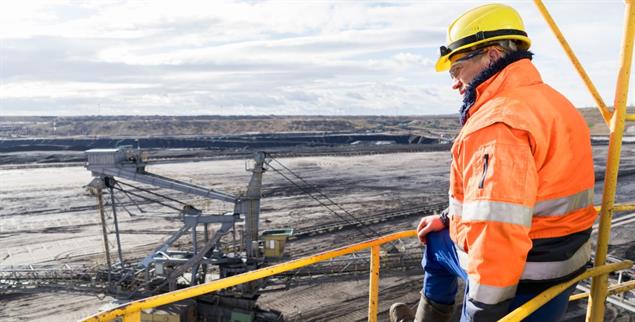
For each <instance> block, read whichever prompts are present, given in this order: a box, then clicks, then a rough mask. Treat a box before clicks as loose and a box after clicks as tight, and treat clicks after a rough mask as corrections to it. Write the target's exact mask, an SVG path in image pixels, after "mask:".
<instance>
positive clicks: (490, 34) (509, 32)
mask: <svg viewBox="0 0 635 322" xmlns="http://www.w3.org/2000/svg"><path fill="white" fill-rule="evenodd" d="M498 36H525V37H527V33H526V32H524V31H522V30H518V29H498V30H491V31H479V32H477V33H475V34H473V35H469V36H467V37H464V38H461V39H459V40H457V41H455V42H453V43H451V44H450V45H448V46H447V47H445V46H441V48H440V51H441V56H445V55H447V54H449V53H451V52H452V51H453V50H455V49H457V48H459V47H463V46H465V45H467V44H471V43H475V42H477V41H480V40H485V39H489V38H494V37H498Z"/></svg>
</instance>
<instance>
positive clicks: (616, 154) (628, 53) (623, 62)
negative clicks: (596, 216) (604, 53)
mask: <svg viewBox="0 0 635 322" xmlns="http://www.w3.org/2000/svg"><path fill="white" fill-rule="evenodd" d="M534 3H535V5H536V7H537V8H538V10H539V11H540V13H541V14H542V16H543V17H544V18H545V21H546V22H547V24H548V25H549V27H550V28H551V30H552V31H553V33H554V35H555V36H556V38H557V39H558V41H559V42H560V45H562V47H563V49H564V51H565V52H566V53H567V56H568V57H569V59H570V60H571V62H572V63H573V65H574V67H575V68H576V70H577V71H578V73H579V74H580V76H581V77H582V80H583V81H584V83H585V85H586V86H587V89H588V90H589V92H590V93H591V96H593V98H594V99H595V100H596V103H597V104H598V108H599V110H600V113H601V114H602V117H603V118H604V121H605V122H606V124H607V125H608V127H609V133H610V134H609V150H608V157H607V161H606V175H605V176H604V192H603V195H602V206H601V208H600V226H599V230H598V242H597V247H596V251H595V263H594V264H595V266H596V267H600V266H602V265H604V263H605V262H606V255H607V253H608V242H609V237H610V232H611V219H612V217H613V213H614V212H615V210H616V207H615V205H614V203H615V192H616V188H617V173H618V171H619V166H620V152H621V150H622V137H623V135H624V123H625V121H626V120H629V121H632V120H635V115H631V114H627V113H626V102H627V97H628V83H629V79H630V73H631V64H632V58H633V38H634V37H635V8H634V7H633V0H624V3H625V10H624V36H623V38H622V46H621V52H620V58H621V59H620V66H619V70H618V75H617V82H616V85H615V98H614V101H613V111H612V112H610V111H608V108H607V107H606V104H604V102H603V101H602V98H601V97H600V95H599V94H598V92H597V89H595V86H594V85H593V83H592V82H591V79H590V78H589V76H588V75H587V74H586V72H585V71H584V69H583V68H582V65H581V64H580V62H579V61H578V59H577V57H576V56H575V54H574V53H573V50H572V49H571V47H570V46H569V44H568V43H567V41H566V39H565V38H564V36H563V35H562V33H561V32H560V30H559V29H558V26H556V24H555V22H554V20H553V19H552V18H551V15H550V14H549V12H548V11H547V8H546V7H545V6H544V4H543V3H542V1H541V0H534ZM622 208H624V209H628V208H631V207H630V206H624V207H622ZM608 291H609V290H608V273H606V274H600V275H598V276H594V277H593V280H592V283H591V293H590V297H589V305H588V306H587V315H586V321H591V322H601V321H604V311H605V301H606V297H607V294H608Z"/></svg>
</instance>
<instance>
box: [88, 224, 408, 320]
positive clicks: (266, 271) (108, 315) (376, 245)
mask: <svg viewBox="0 0 635 322" xmlns="http://www.w3.org/2000/svg"><path fill="white" fill-rule="evenodd" d="M416 235H417V232H416V231H414V230H408V231H402V232H398V233H394V234H390V235H386V236H382V237H379V238H375V239H371V240H368V241H364V242H361V243H357V244H353V245H350V246H346V247H341V248H337V249H334V250H330V251H325V252H322V253H318V254H316V255H312V256H307V257H302V258H298V259H295V260H292V261H288V262H285V263H281V264H277V265H273V266H268V267H265V268H261V269H258V270H255V271H251V272H246V273H243V274H239V275H234V276H230V277H227V278H223V279H220V280H216V281H212V282H209V283H206V284H202V285H197V286H192V287H188V288H184V289H181V290H177V291H173V292H169V293H165V294H161V295H156V296H151V297H148V298H145V299H141V300H138V301H134V302H130V303H127V304H124V305H121V306H119V307H116V308H114V309H111V310H109V311H106V312H101V313H98V314H95V315H93V316H91V317H88V318H86V319H84V320H83V321H87V322H88V321H111V320H113V319H115V318H117V317H124V322H133V321H135V322H138V321H140V319H141V315H140V312H141V310H145V309H149V308H154V307H158V306H162V305H166V304H170V303H174V302H178V301H181V300H184V299H189V298H193V297H196V296H199V295H203V294H207V293H211V292H215V291H218V290H222V289H224V288H228V287H232V286H236V285H238V284H243V283H247V282H251V281H254V280H257V279H261V278H264V277H269V276H273V275H276V274H280V273H283V272H288V271H291V270H294V269H297V268H300V267H304V266H308V265H312V264H315V263H318V262H322V261H325V260H328V259H331V258H335V257H338V256H342V255H347V254H351V253H355V252H359V251H362V250H365V249H368V248H370V249H371V270H370V271H371V272H370V286H369V296H368V304H369V307H368V321H372V322H376V321H377V304H378V294H379V255H380V251H381V248H380V246H381V245H382V244H385V243H387V242H391V241H393V240H397V239H400V238H408V237H414V236H416Z"/></svg>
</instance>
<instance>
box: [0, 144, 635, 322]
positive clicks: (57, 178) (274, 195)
mask: <svg viewBox="0 0 635 322" xmlns="http://www.w3.org/2000/svg"><path fill="white" fill-rule="evenodd" d="M594 153H595V155H596V166H597V170H598V171H601V170H602V169H603V160H604V158H605V155H606V147H602V146H600V147H596V148H595V150H594ZM623 155H624V157H625V158H624V161H623V162H622V166H623V167H624V168H628V167H629V166H630V167H633V166H635V163H633V161H634V158H635V149H634V148H633V147H632V146H630V145H626V146H625V147H624V153H623ZM279 161H280V162H281V163H283V164H284V165H285V166H287V167H288V168H290V169H292V170H293V171H294V172H296V173H298V174H300V175H301V176H302V177H303V178H304V179H305V180H306V181H307V182H309V183H310V184H311V185H312V186H314V187H313V189H315V190H319V191H321V192H323V193H324V194H326V195H328V196H329V197H331V198H332V199H333V200H334V201H335V202H336V203H338V204H339V205H341V206H342V207H343V208H344V209H346V210H347V211H348V212H350V213H351V214H353V215H355V216H360V217H363V216H372V215H375V214H381V213H385V212H391V211H396V210H400V209H405V208H412V207H419V206H424V205H426V204H430V203H435V202H439V201H443V200H445V198H446V194H447V189H448V166H449V162H450V159H449V152H447V151H444V152H426V153H394V154H379V155H361V156H322V157H299V158H284V159H280V160H279ZM245 164H246V160H221V161H207V162H196V163H176V164H162V165H154V166H152V167H151V168H150V169H148V170H149V171H150V172H153V173H157V174H160V175H164V176H167V177H171V178H175V179H180V180H184V181H188V182H192V183H196V184H199V185H202V186H206V187H209V188H213V189H216V190H221V191H226V192H230V193H237V192H238V191H240V190H241V189H244V187H246V184H247V181H248V180H249V176H250V173H249V172H247V171H245ZM274 166H275V163H274ZM90 180H91V177H90V173H89V172H88V171H87V170H85V169H84V168H83V167H52V168H37V169H28V168H27V169H0V243H1V245H2V247H0V266H3V267H6V266H10V265H23V264H32V265H45V264H50V265H57V266H61V265H64V264H69V265H86V266H88V267H91V266H95V265H98V264H102V263H103V261H104V256H103V244H102V238H101V228H100V226H99V216H98V213H97V210H96V207H95V203H96V201H95V198H94V196H91V195H90V194H89V193H88V192H87V191H86V190H85V189H84V188H83V186H84V185H86V184H87V183H88V182H89V181H90ZM621 182H622V183H623V184H622V186H621V187H620V188H619V190H618V194H619V198H618V199H619V200H618V201H626V200H632V199H633V196H635V180H633V177H631V176H623V177H622V178H621ZM597 187H598V188H597V189H596V203H599V202H600V198H601V193H602V191H601V190H600V189H601V188H600V187H601V181H600V182H599V183H598V184H597ZM159 192H160V191H159ZM170 195H171V197H172V198H176V199H180V200H184V201H187V202H189V203H191V204H193V205H195V206H196V207H198V208H199V209H203V210H204V211H205V212H206V213H223V212H226V211H231V209H230V205H226V204H222V203H216V202H208V201H205V200H201V199H193V198H191V197H189V196H185V195H179V194H174V193H170ZM118 197H119V198H121V201H122V202H124V204H126V200H125V198H126V197H125V196H123V195H121V196H118ZM126 205H127V206H126V209H127V211H125V210H123V209H120V210H119V211H118V213H119V220H120V227H121V229H122V231H123V232H124V233H123V234H122V244H123V245H124V247H123V248H124V251H123V254H124V257H125V258H126V259H136V258H140V257H143V256H145V255H146V254H147V252H148V251H150V249H152V248H153V247H154V246H155V245H157V244H158V243H159V242H160V241H162V240H164V239H165V238H167V236H168V235H169V234H170V233H171V232H173V231H174V230H176V229H177V228H178V227H179V226H180V222H179V221H178V219H177V214H176V213H175V212H174V211H172V210H170V209H167V208H164V207H161V206H158V205H153V204H143V205H139V207H140V208H137V207H136V206H135V205H133V204H132V203H127V204H126ZM261 218H262V224H261V229H268V228H280V227H293V228H295V229H301V228H307V227H311V226H314V225H318V224H323V223H330V222H337V221H341V219H340V218H338V217H337V216H335V215H334V214H332V213H330V212H329V211H328V210H327V209H325V208H324V207H322V206H320V205H318V204H317V203H316V202H315V201H314V200H312V199H311V198H309V197H308V196H306V195H305V194H303V193H302V192H301V191H299V189H298V188H297V187H295V186H293V185H292V184H291V183H289V182H287V181H286V180H285V179H284V178H283V177H281V176H280V175H278V174H277V173H276V171H274V170H273V169H271V170H269V171H268V172H267V173H266V174H265V178H264V185H263V200H262V215H261ZM417 221H418V216H410V217H406V218H402V219H398V220H394V221H388V222H383V223H378V224H375V225H373V227H372V228H373V229H374V230H376V231H377V232H379V233H381V234H386V233H390V232H396V231H401V230H406V229H412V228H413V227H414V224H415V223H416V222H417ZM110 222H112V221H110ZM633 228H635V223H630V224H625V225H623V226H621V227H620V228H619V229H615V231H614V233H613V239H612V240H613V247H612V251H611V255H614V256H618V257H622V258H630V259H635V258H634V257H635V256H634V255H635V243H634V242H633V241H634V240H635V236H633V235H632V233H630V232H632V231H633ZM113 230H114V229H113V228H112V227H111V231H113ZM364 239H367V238H365V237H364V236H362V235H361V233H360V232H359V231H357V230H354V229H347V230H342V231H339V232H333V233H329V234H322V235H317V236H315V237H308V238H302V239H298V240H293V241H291V242H290V244H289V245H288V247H287V250H288V253H289V254H290V255H291V257H298V256H302V255H307V254H311V253H315V252H318V251H322V250H327V249H332V248H335V247H337V246H343V245H347V244H350V243H353V242H356V241H361V240H364ZM110 241H111V244H112V245H111V250H112V251H113V252H114V250H115V245H114V243H113V241H114V235H113V234H111V238H110ZM401 247H402V249H407V250H411V251H415V252H417V251H418V250H417V249H418V247H419V246H418V243H417V242H416V241H414V240H404V241H403V243H402V244H401ZM367 279H368V277H367V273H360V274H359V275H356V276H347V277H343V278H340V279H338V278H331V279H326V280H322V281H320V282H319V283H313V284H308V285H298V286H297V287H292V288H290V289H288V290H283V291H275V292H268V293H265V294H264V295H263V296H262V297H261V298H260V300H259V302H260V303H261V305H263V306H265V307H270V308H275V309H277V310H280V311H282V312H283V313H284V314H285V317H286V318H287V319H288V320H290V321H357V320H364V319H365V318H366V310H367V301H368V299H367V290H368V285H367V283H368V281H367ZM421 279H422V276H421V275H420V273H419V271H418V270H415V271H412V270H410V271H408V272H399V271H395V270H386V271H382V278H381V286H380V312H382V315H381V317H382V320H386V319H387V317H386V311H387V309H388V307H389V306H390V304H391V303H393V302H396V301H403V302H407V303H411V304H415V303H416V301H417V299H418V296H419V294H418V291H419V289H420V285H421ZM111 300H112V299H111V298H109V297H103V295H101V294H91V293H85V292H83V293H82V292H72V291H68V290H66V291H57V292H54V291H51V290H47V291H43V290H38V289H35V290H33V291H32V292H27V293H9V294H0V303H1V304H2V305H0V320H2V321H70V320H77V319H79V318H81V317H85V316H87V315H90V314H92V313H95V312H96V311H97V310H98V308H99V307H100V306H102V305H103V304H106V303H108V302H110V301H111ZM581 304H582V305H584V303H581ZM576 310H577V311H578V312H577V314H578V315H579V314H580V311H581V310H582V309H580V308H578V309H575V308H573V309H572V311H576ZM608 311H609V313H608V315H607V321H632V320H633V317H631V316H628V315H624V314H619V313H618V311H616V310H615V309H614V308H612V307H610V309H609V310H608ZM573 315H575V314H573ZM574 320H575V319H573V320H571V321H574Z"/></svg>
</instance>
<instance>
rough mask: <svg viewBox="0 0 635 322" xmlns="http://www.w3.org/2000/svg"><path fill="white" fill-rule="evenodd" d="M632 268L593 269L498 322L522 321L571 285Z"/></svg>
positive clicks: (619, 265) (629, 264) (628, 263)
mask: <svg viewBox="0 0 635 322" xmlns="http://www.w3.org/2000/svg"><path fill="white" fill-rule="evenodd" d="M632 266H633V262H632V261H628V260H627V261H623V262H619V263H613V264H607V265H602V266H598V267H594V268H592V269H590V270H588V271H586V272H584V273H582V274H580V275H578V276H577V277H576V278H574V279H572V280H570V281H568V282H565V283H562V284H558V285H555V286H552V287H551V288H549V289H547V290H545V291H544V292H542V293H540V294H538V295H537V296H536V297H534V298H533V299H531V300H529V301H528V302H527V303H525V304H523V305H522V306H520V307H519V308H517V309H515V310H514V311H512V312H511V313H509V314H508V315H506V316H505V317H504V318H502V319H500V320H498V321H499V322H512V321H521V320H522V319H524V318H526V317H527V316H529V315H530V314H531V313H532V312H534V311H535V310H537V309H539V308H540V307H541V306H543V305H545V303H547V302H549V300H551V299H552V298H554V297H556V296H557V295H558V294H560V293H562V292H563V291H564V290H566V289H568V288H569V287H571V285H574V284H576V283H577V282H579V281H581V280H583V279H587V278H589V277H594V276H599V275H603V274H608V273H610V272H615V271H618V270H622V269H626V268H631V267H632Z"/></svg>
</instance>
